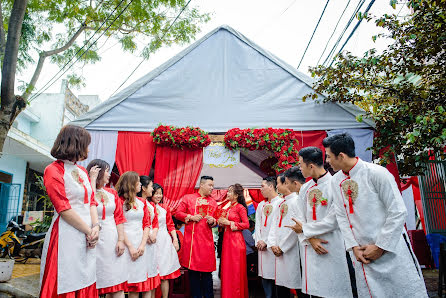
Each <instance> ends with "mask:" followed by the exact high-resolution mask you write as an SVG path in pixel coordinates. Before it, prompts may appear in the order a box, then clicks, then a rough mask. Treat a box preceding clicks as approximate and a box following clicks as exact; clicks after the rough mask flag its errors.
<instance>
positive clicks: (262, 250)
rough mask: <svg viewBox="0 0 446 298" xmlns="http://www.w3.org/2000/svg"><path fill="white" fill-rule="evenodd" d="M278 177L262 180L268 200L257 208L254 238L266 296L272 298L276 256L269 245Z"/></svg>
mask: <svg viewBox="0 0 446 298" xmlns="http://www.w3.org/2000/svg"><path fill="white" fill-rule="evenodd" d="M276 186H277V178H276V177H266V178H263V180H262V185H261V187H260V191H261V193H262V195H263V197H264V198H265V199H266V201H262V202H260V203H259V205H258V206H257V210H256V226H255V230H254V239H255V241H256V246H257V250H258V259H259V262H258V264H259V276H260V277H261V278H262V285H263V290H264V291H265V296H266V298H272V297H273V295H274V292H275V285H274V277H275V270H274V269H275V256H274V253H273V252H272V250H271V248H268V247H267V242H268V234H269V231H270V229H271V226H272V224H273V218H272V215H273V211H274V209H275V208H277V204H278V201H279V200H280V197H279V195H278V194H277V191H276Z"/></svg>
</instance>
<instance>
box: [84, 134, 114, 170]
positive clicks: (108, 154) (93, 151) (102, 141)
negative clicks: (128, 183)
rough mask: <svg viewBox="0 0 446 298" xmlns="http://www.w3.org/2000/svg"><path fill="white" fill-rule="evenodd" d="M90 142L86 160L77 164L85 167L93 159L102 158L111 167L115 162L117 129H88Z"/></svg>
mask: <svg viewBox="0 0 446 298" xmlns="http://www.w3.org/2000/svg"><path fill="white" fill-rule="evenodd" d="M89 133H90V135H91V143H90V146H89V147H88V148H89V149H90V152H89V153H88V158H87V159H86V160H83V161H80V162H78V164H79V165H81V166H83V167H85V168H86V167H87V166H88V164H89V163H90V161H92V160H93V159H97V158H99V159H102V160H105V161H106V162H108V164H109V165H110V172H111V170H112V169H111V168H113V164H114V163H115V156H116V145H117V143H118V132H117V131H103V130H89Z"/></svg>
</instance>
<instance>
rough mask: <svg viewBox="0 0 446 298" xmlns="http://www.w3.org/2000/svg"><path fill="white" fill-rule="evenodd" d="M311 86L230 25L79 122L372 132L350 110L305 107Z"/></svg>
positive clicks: (132, 127)
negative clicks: (365, 130)
mask: <svg viewBox="0 0 446 298" xmlns="http://www.w3.org/2000/svg"><path fill="white" fill-rule="evenodd" d="M311 85H312V80H311V78H309V77H308V76H306V75H304V74H303V73H301V72H299V71H298V70H296V69H295V68H294V67H292V66H291V65H289V64H287V63H285V62H284V61H282V60H281V59H279V58H277V57H276V56H274V55H273V54H271V53H269V52H268V51H266V50H264V49H262V48H261V47H259V46H258V45H256V44H255V43H253V42H252V41H250V40H249V39H247V38H246V37H245V36H243V35H242V34H241V33H239V32H238V31H236V30H234V29H233V28H231V27H229V26H221V27H218V28H216V29H214V30H212V31H211V32H209V33H208V34H206V35H205V36H204V37H202V38H201V39H199V40H198V41H196V42H195V43H193V44H192V45H190V46H189V47H187V48H186V49H184V50H183V51H181V52H180V53H179V54H177V55H176V56H174V57H172V58H171V59H170V60H168V61H167V62H165V63H164V64H162V65H161V66H159V67H158V68H156V69H154V70H153V71H151V72H149V73H148V74H147V75H145V76H143V77H142V78H140V79H139V80H137V81H136V82H134V83H133V84H131V85H130V86H128V87H127V88H125V89H124V90H122V91H121V92H120V93H118V94H116V95H114V96H113V97H111V98H110V99H108V100H107V101H105V102H103V103H102V104H100V105H98V106H97V107H95V108H94V109H92V110H91V111H89V112H87V113H86V114H84V115H83V116H81V117H80V118H78V119H77V120H75V121H73V122H72V124H75V125H79V126H83V127H85V128H87V129H89V130H120V131H151V130H153V129H154V128H156V127H157V126H158V124H159V123H163V124H171V125H177V126H189V125H190V126H199V127H200V128H202V129H203V130H205V131H209V132H226V131H227V130H229V129H231V128H234V127H239V128H251V127H275V128H290V129H294V130H329V129H337V128H370V127H373V126H374V124H373V123H372V122H362V123H359V122H357V121H356V119H355V117H356V116H357V115H359V114H363V113H364V111H363V110H361V109H360V108H359V107H357V106H354V105H351V104H339V103H320V104H319V103H317V102H315V101H313V100H309V101H306V102H303V101H302V100H301V99H302V97H303V96H304V95H305V94H308V93H310V92H312V89H311Z"/></svg>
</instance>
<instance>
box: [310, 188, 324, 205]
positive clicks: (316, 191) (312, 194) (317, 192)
mask: <svg viewBox="0 0 446 298" xmlns="http://www.w3.org/2000/svg"><path fill="white" fill-rule="evenodd" d="M314 198H316V200H314ZM322 199H323V198H322V191H321V190H320V189H317V188H314V189H312V190H310V192H309V193H308V204H310V206H311V207H313V205H316V206H317V205H318V204H320V203H321V201H322Z"/></svg>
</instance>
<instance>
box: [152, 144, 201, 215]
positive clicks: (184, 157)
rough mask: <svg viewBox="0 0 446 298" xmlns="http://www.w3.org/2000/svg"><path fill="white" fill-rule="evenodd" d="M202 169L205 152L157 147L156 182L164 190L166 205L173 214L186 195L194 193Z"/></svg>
mask: <svg viewBox="0 0 446 298" xmlns="http://www.w3.org/2000/svg"><path fill="white" fill-rule="evenodd" d="M202 167H203V150H179V149H174V148H170V147H165V146H157V149H156V162H155V177H154V180H155V182H156V183H158V184H160V185H161V186H162V187H163V188H164V203H165V204H167V206H169V207H170V208H171V211H172V212H173V211H174V210H175V209H176V208H177V207H178V204H179V203H180V199H181V198H182V197H183V196H184V195H185V194H189V193H193V192H194V187H195V184H196V183H197V180H198V178H199V176H200V172H201V168H202Z"/></svg>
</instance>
